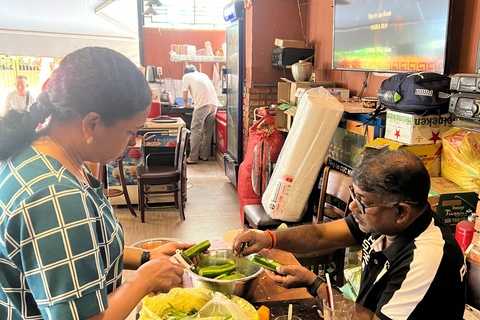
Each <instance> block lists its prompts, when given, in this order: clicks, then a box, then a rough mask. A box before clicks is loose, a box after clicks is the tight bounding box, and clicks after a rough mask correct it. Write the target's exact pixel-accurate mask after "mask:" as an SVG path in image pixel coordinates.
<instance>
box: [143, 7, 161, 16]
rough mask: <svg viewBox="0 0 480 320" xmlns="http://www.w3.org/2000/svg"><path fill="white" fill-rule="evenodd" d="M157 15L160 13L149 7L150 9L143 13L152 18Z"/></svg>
mask: <svg viewBox="0 0 480 320" xmlns="http://www.w3.org/2000/svg"><path fill="white" fill-rule="evenodd" d="M157 14H158V12H157V11H156V10H155V9H153V7H152V6H149V7H148V9H147V10H145V12H144V13H143V15H144V16H152V15H154V16H155V15H157Z"/></svg>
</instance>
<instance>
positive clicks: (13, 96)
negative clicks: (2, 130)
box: [3, 75, 35, 115]
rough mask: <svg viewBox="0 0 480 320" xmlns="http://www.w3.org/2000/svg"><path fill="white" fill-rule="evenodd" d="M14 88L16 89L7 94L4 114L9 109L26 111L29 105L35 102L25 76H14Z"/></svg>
mask: <svg viewBox="0 0 480 320" xmlns="http://www.w3.org/2000/svg"><path fill="white" fill-rule="evenodd" d="M15 88H16V90H14V91H11V92H9V93H8V95H7V99H6V100H5V110H4V111H3V114H4V115H5V114H6V113H7V112H8V110H10V109H12V110H17V111H20V112H25V111H28V110H29V108H30V106H31V105H32V104H33V103H34V102H35V98H34V97H33V96H32V94H31V93H30V91H29V90H28V80H27V77H25V76H21V75H20V76H17V77H16V78H15Z"/></svg>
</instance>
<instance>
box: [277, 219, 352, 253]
mask: <svg viewBox="0 0 480 320" xmlns="http://www.w3.org/2000/svg"><path fill="white" fill-rule="evenodd" d="M274 233H275V236H276V237H277V244H276V246H275V248H277V249H281V250H285V251H289V252H292V253H300V254H307V253H308V254H312V255H313V254H314V255H316V256H322V255H326V254H330V253H333V252H334V251H335V250H337V249H340V248H346V247H351V246H356V245H357V244H356V243H355V240H354V238H353V236H352V234H351V233H350V230H349V229H348V226H347V224H346V222H345V221H344V220H343V219H342V220H337V221H333V222H329V223H324V224H317V225H305V226H299V227H293V228H289V229H286V230H280V231H275V232H274Z"/></svg>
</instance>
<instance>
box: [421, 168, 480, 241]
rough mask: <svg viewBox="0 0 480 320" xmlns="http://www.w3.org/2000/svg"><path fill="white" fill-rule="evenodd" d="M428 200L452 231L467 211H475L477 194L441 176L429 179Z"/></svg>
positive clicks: (464, 218)
mask: <svg viewBox="0 0 480 320" xmlns="http://www.w3.org/2000/svg"><path fill="white" fill-rule="evenodd" d="M430 184H431V185H430V192H429V195H428V202H429V203H430V206H431V207H432V210H433V211H435V212H436V213H437V215H438V217H439V218H440V220H442V221H443V222H444V223H445V224H446V225H447V226H449V227H450V230H451V231H452V232H455V226H456V225H457V223H459V222H460V221H462V220H466V219H467V218H468V216H469V212H475V207H476V204H477V201H478V195H477V194H476V193H475V192H472V191H468V190H465V189H463V188H462V187H460V186H459V185H457V184H456V183H455V182H453V181H450V180H448V179H445V178H442V177H436V178H431V179H430Z"/></svg>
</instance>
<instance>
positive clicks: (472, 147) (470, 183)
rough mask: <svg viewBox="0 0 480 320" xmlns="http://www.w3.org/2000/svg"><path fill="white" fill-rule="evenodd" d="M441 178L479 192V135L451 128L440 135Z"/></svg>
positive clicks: (474, 132)
mask: <svg viewBox="0 0 480 320" xmlns="http://www.w3.org/2000/svg"><path fill="white" fill-rule="evenodd" d="M442 146H443V149H442V161H441V165H442V177H444V178H446V179H448V180H450V181H453V182H455V183H456V184H458V185H459V186H460V187H462V188H464V189H467V190H470V191H474V192H477V193H479V191H480V133H478V132H476V131H470V130H464V129H460V128H453V129H450V130H448V131H447V132H445V133H444V134H443V135H442Z"/></svg>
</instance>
